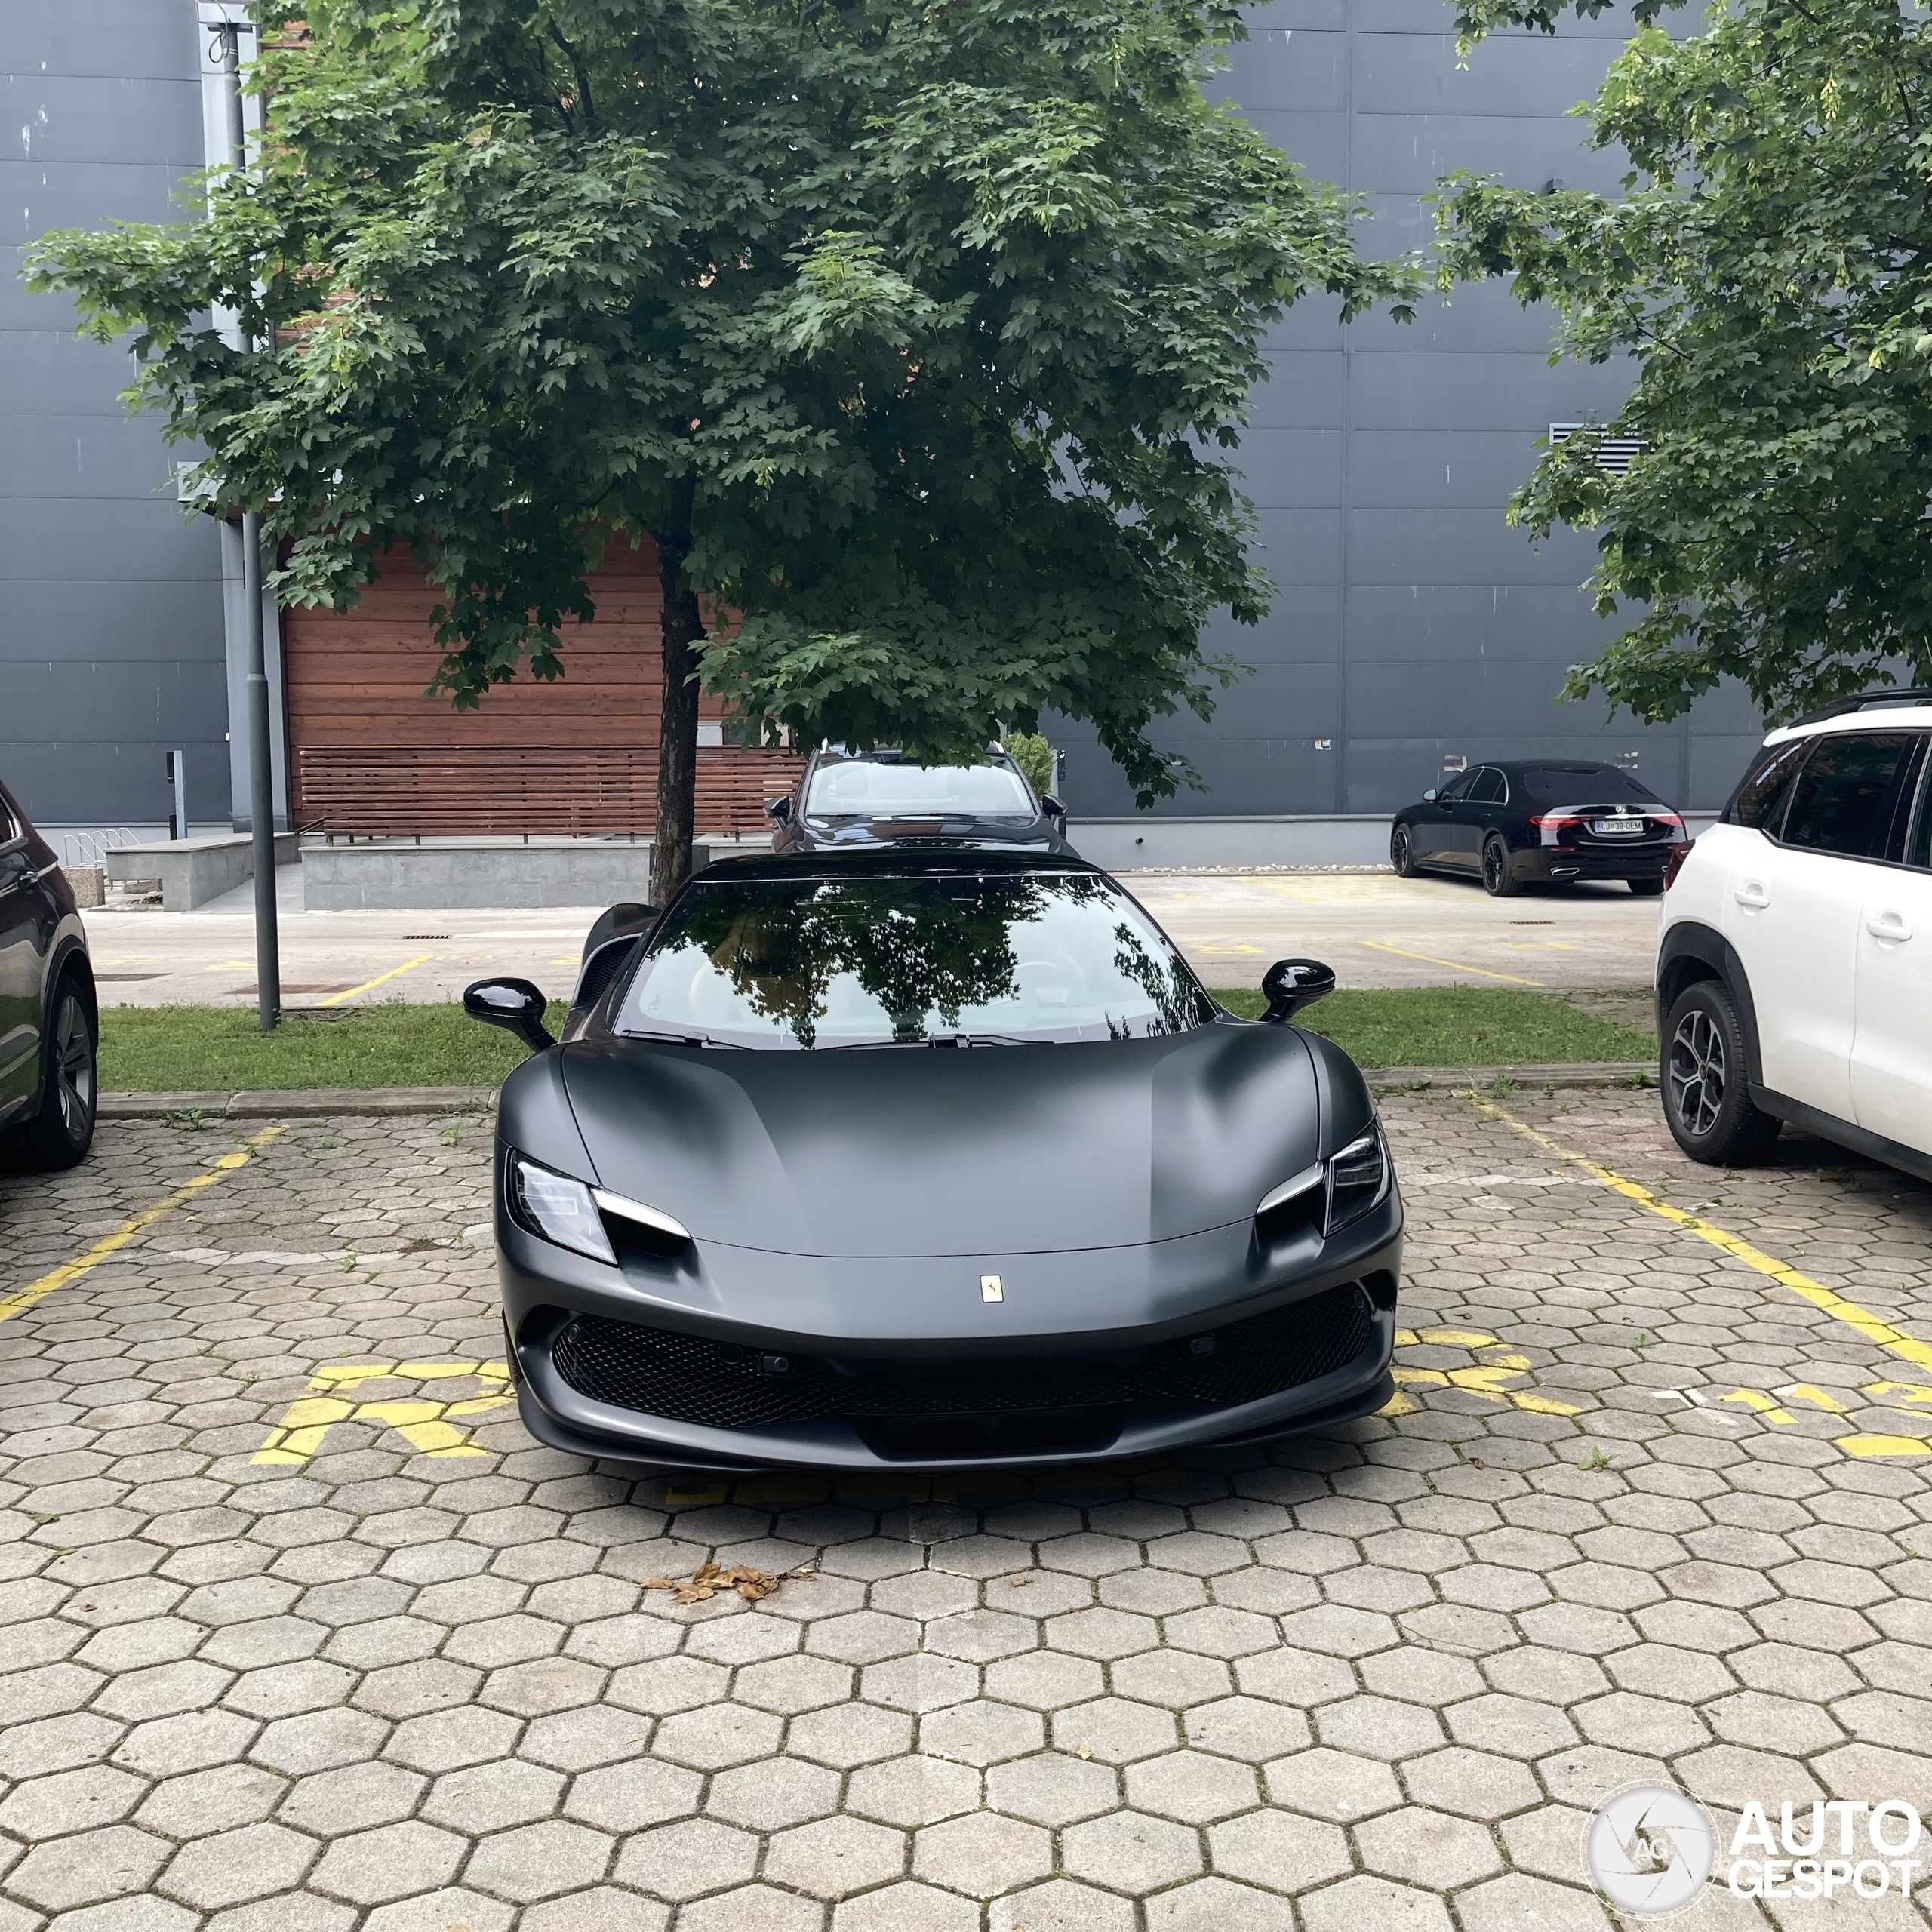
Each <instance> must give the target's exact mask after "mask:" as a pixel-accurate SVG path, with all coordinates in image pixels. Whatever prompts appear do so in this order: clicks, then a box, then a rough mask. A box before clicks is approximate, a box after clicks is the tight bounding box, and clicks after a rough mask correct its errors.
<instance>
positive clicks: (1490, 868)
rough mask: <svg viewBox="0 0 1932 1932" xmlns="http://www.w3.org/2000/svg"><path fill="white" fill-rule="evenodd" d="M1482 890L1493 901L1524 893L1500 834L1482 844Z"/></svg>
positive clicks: (1494, 834) (1492, 836) (1507, 846)
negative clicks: (1511, 866)
mask: <svg viewBox="0 0 1932 1932" xmlns="http://www.w3.org/2000/svg"><path fill="white" fill-rule="evenodd" d="M1482 889H1483V890H1484V891H1485V892H1486V893H1487V894H1489V896H1490V897H1491V898H1492V899H1513V898H1515V896H1516V894H1518V893H1519V892H1521V891H1522V889H1523V888H1522V887H1521V884H1519V883H1518V880H1517V878H1516V875H1515V872H1513V871H1512V869H1511V868H1510V864H1509V844H1508V843H1507V841H1506V840H1505V839H1504V838H1503V835H1502V834H1501V833H1500V832H1491V834H1490V835H1489V836H1488V837H1487V838H1485V839H1484V841H1483V842H1482Z"/></svg>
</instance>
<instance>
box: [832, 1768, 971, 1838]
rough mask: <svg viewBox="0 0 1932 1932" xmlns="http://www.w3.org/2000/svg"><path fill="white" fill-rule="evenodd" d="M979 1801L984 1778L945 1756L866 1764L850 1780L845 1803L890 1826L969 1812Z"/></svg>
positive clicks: (920, 1822)
mask: <svg viewBox="0 0 1932 1932" xmlns="http://www.w3.org/2000/svg"><path fill="white" fill-rule="evenodd" d="M979 1801H980V1774H979V1773H978V1772H977V1770H974V1768H973V1767H971V1765H969V1764H949V1763H948V1762H946V1760H945V1759H943V1758H921V1757H910V1758H888V1759H887V1760H886V1761H884V1762H883V1763H881V1764H866V1765H862V1766H861V1767H860V1768H859V1769H858V1770H856V1771H854V1773H853V1774H852V1775H851V1777H850V1778H849V1779H848V1780H847V1781H846V1786H845V1802H846V1804H847V1805H848V1807H850V1808H851V1810H854V1811H856V1812H857V1813H858V1814H860V1816H861V1817H867V1818H878V1819H881V1820H884V1822H885V1823H887V1824H888V1825H906V1826H912V1825H925V1824H931V1823H936V1822H937V1820H940V1819H941V1818H950V1817H955V1816H956V1815H957V1814H959V1813H960V1812H961V1811H970V1810H972V1809H973V1807H974V1806H975V1805H977V1804H978V1803H979Z"/></svg>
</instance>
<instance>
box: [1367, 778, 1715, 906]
mask: <svg viewBox="0 0 1932 1932" xmlns="http://www.w3.org/2000/svg"><path fill="white" fill-rule="evenodd" d="M1683 844H1684V820H1683V819H1682V818H1681V817H1680V816H1679V815H1678V814H1677V813H1676V812H1675V811H1672V809H1671V808H1670V807H1669V805H1667V804H1665V803H1664V801H1663V800H1662V799H1661V798H1659V797H1658V796H1657V794H1656V793H1655V792H1653V791H1651V790H1650V789H1648V788H1647V787H1646V786H1642V785H1640V784H1639V783H1638V782H1637V780H1635V779H1634V778H1633V777H1631V776H1630V774H1629V773H1628V772H1627V771H1620V770H1619V769H1618V768H1617V767H1616V766H1615V765H1614V764H1563V763H1561V762H1560V761H1557V760H1555V759H1550V758H1543V759H1526V760H1524V761H1521V762H1519V763H1512V764H1477V765H1472V766H1471V767H1470V768H1469V770H1467V771H1462V772H1459V773H1457V775H1456V777H1454V779H1453V780H1451V782H1450V783H1448V784H1447V785H1445V786H1444V787H1443V788H1442V789H1441V791H1439V792H1424V793H1423V795H1422V797H1421V799H1420V801H1418V802H1417V804H1413V805H1404V807H1403V808H1402V809H1401V811H1398V813H1397V814H1395V823H1394V824H1393V825H1392V826H1391V827H1390V828H1389V863H1390V864H1391V865H1392V866H1394V867H1395V869H1396V871H1397V872H1399V873H1400V874H1401V875H1402V877H1403V878H1414V876H1415V875H1416V874H1417V872H1451V873H1456V874H1460V875H1461V876H1462V877H1463V878H1470V877H1474V878H1480V879H1481V881H1482V883H1483V889H1484V891H1487V892H1489V893H1492V894H1495V895H1496V896H1497V897H1506V896H1507V895H1508V894H1511V893H1512V892H1516V891H1520V890H1521V888H1522V887H1524V885H1526V884H1543V885H1569V884H1574V882H1575V881H1577V880H1578V879H1598V878H1603V879H1622V880H1624V881H1626V883H1627V884H1629V888H1630V890H1631V891H1632V892H1635V893H1641V894H1645V895H1655V894H1659V893H1661V892H1662V891H1663V887H1664V875H1665V869H1666V866H1668V864H1669V860H1670V855H1671V852H1672V848H1674V847H1675V848H1681V847H1682V846H1683Z"/></svg>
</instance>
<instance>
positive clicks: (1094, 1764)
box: [986, 1751, 1120, 1826]
mask: <svg viewBox="0 0 1932 1932" xmlns="http://www.w3.org/2000/svg"><path fill="white" fill-rule="evenodd" d="M1119 1786H1120V1779H1119V1774H1118V1773H1117V1772H1116V1771H1115V1770H1114V1769H1113V1768H1112V1766H1111V1765H1108V1764H1102V1763H1100V1761H1098V1760H1097V1759H1094V1760H1087V1759H1083V1758H1075V1757H1070V1756H1068V1755H1065V1754H1064V1753H1063V1752H1057V1751H1042V1752H1038V1754H1036V1755H1034V1756H1032V1757H1030V1758H1017V1759H1015V1760H1014V1761H1012V1762H1011V1763H1009V1764H995V1766H994V1767H992V1770H989V1772H987V1774H986V1802H987V1803H988V1804H990V1805H992V1807H993V1808H994V1809H995V1810H999V1811H1004V1812H1009V1813H1011V1814H1012V1815H1013V1816H1014V1817H1018V1818H1030V1819H1031V1820H1032V1821H1033V1823H1035V1824H1036V1825H1050V1826H1060V1825H1071V1824H1073V1823H1076V1822H1077V1821H1078V1820H1080V1819H1082V1818H1092V1817H1097V1816H1098V1815H1099V1814H1100V1813H1101V1812H1103V1811H1110V1810H1112V1809H1113V1807H1115V1805H1116V1804H1118V1803H1119V1801H1120V1789H1119Z"/></svg>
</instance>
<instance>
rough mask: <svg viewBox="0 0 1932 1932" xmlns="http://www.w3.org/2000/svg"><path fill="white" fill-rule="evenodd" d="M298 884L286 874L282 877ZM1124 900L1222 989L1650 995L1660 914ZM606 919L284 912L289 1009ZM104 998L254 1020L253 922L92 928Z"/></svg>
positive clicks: (483, 968)
mask: <svg viewBox="0 0 1932 1932" xmlns="http://www.w3.org/2000/svg"><path fill="white" fill-rule="evenodd" d="M293 869H294V868H293V867H288V866H285V867H284V868H283V870H284V871H285V872H288V871H292V870H293ZM1125 878H1126V883H1127V884H1128V887H1129V888H1131V890H1132V891H1133V892H1134V894H1136V895H1137V897H1139V898H1140V900H1141V901H1142V902H1143V904H1145V905H1146V907H1147V909H1148V910H1149V912H1152V914H1153V915H1154V916H1155V918H1157V919H1158V920H1159V921H1161V924H1162V925H1163V926H1164V927H1165V928H1166V929H1167V931H1168V932H1169V933H1170V934H1171V935H1172V937H1173V938H1174V942H1175V943H1176V944H1177V946H1180V949H1182V951H1183V952H1185V953H1186V955H1187V956H1188V958H1189V960H1190V961H1192V964H1194V966H1195V969H1196V970H1197V971H1198V972H1200V973H1201V974H1202V976H1203V977H1204V978H1205V979H1206V980H1207V983H1208V984H1209V985H1210V986H1253V985H1256V984H1258V983H1259V982H1260V977H1261V974H1262V973H1263V971H1264V970H1265V969H1266V968H1267V966H1268V965H1269V963H1270V961H1273V960H1276V959H1279V958H1285V957H1290V956H1293V955H1312V956H1313V957H1315V958H1321V959H1325V960H1327V962H1328V963H1329V964H1331V965H1332V966H1333V967H1334V968H1335V970H1336V971H1337V974H1340V977H1341V981H1342V983H1343V985H1344V986H1441V985H1453V984H1462V985H1467V986H1559V987H1576V986H1648V985H1649V984H1650V983H1651V961H1652V960H1653V958H1654V955H1655V954H1656V952H1657V901H1656V900H1654V899H1634V898H1632V897H1631V895H1630V894H1629V893H1628V892H1627V891H1626V890H1625V889H1624V888H1623V887H1622V886H1620V885H1585V886H1577V887H1575V888H1571V890H1569V891H1562V892H1543V893H1528V894H1523V895H1522V896H1521V897H1518V898H1515V899H1491V898H1490V897H1488V896H1487V894H1485V893H1484V891H1483V890H1482V888H1481V887H1480V886H1479V885H1478V884H1475V882H1474V881H1459V880H1454V879H1435V878H1430V879H1421V878H1417V879H1400V878H1396V876H1395V874H1394V873H1392V872H1343V873H1323V872H1246V873H1241V872H1226V873H1223V872H1133V873H1129V874H1127V875H1125ZM598 910H599V909H598V908H597V907H595V906H583V907H580V908H578V909H574V910H573V909H568V908H562V909H552V910H549V911H545V912H507V911H499V912H474V911H472V912H301V911H300V910H295V909H290V910H288V911H286V912H285V914H284V916H283V919H282V924H281V976H282V983H283V989H284V991H285V994H286V995H287V1004H289V1005H290V1006H291V1007H308V1006H333V1005H343V1004H363V1003H365V1002H366V1001H371V1000H383V999H401V1000H423V1001H427V1000H451V999H455V998H457V997H458V996H459V995H460V994H461V992H462V990H463V987H464V986H466V985H467V984H468V983H469V981H471V980H475V979H480V978H481V977H483V976H484V975H485V974H490V973H496V974H517V975H520V976H521V977H524V978H526V979H531V980H535V981H536V982H537V984H538V985H539V986H542V987H543V988H544V989H545V990H546V992H552V993H556V994H563V993H566V992H568V990H569V987H570V985H571V981H572V980H573V978H574V969H575V967H576V964H577V958H578V955H579V953H580V949H581V948H582V946H583V935H584V934H585V932H586V930H587V929H588V928H589V924H590V922H591V921H592V919H593V918H595V917H596V915H597V912H598ZM87 926H88V940H89V943H90V944H91V946H92V947H93V949H94V963H95V966H96V968H97V971H98V973H99V974H100V980H101V986H100V993H101V998H102V999H103V1001H106V1002H107V1003H109V1004H115V1005H131V1006H161V1005H166V1004H172V1003H174V1002H177V1001H186V1002H189V1003H190V1004H212V1005H218V1006H220V1005H227V1006H241V1005H251V1004H253V1003H254V990H253V989H254V977H255V963H254V918H253V915H252V914H251V913H250V912H248V911H247V910H246V909H243V908H237V909H229V910H226V911H203V912H124V911H106V912H90V913H88V915H87Z"/></svg>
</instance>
